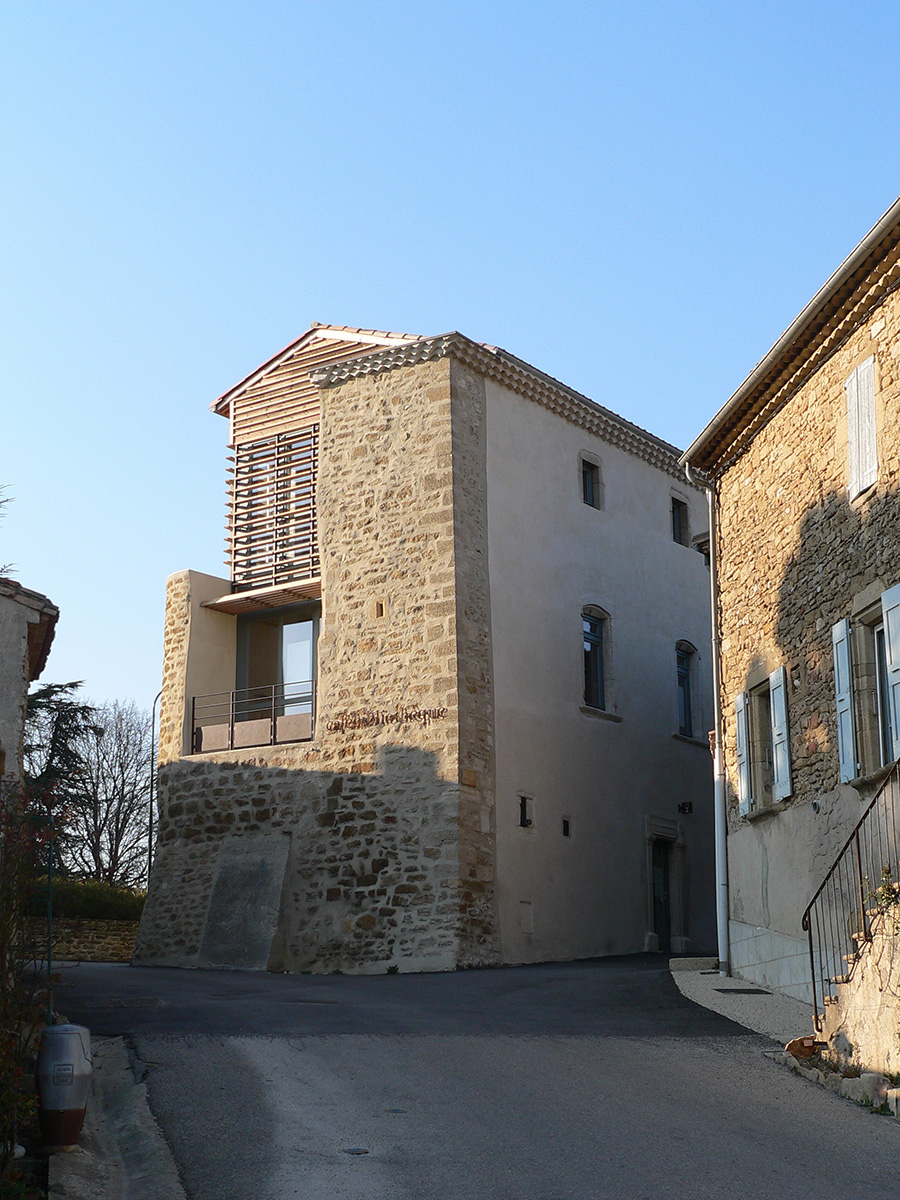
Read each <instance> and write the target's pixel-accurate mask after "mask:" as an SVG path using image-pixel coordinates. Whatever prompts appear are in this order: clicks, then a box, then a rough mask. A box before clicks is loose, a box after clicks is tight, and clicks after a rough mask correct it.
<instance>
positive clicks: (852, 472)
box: [844, 371, 860, 500]
mask: <svg viewBox="0 0 900 1200" xmlns="http://www.w3.org/2000/svg"><path fill="white" fill-rule="evenodd" d="M857 380H858V376H857V374H856V372H855V371H853V372H852V373H851V375H850V377H849V379H848V380H847V382H846V383H845V384H844V388H845V390H846V392H847V467H848V474H849V479H848V481H847V490H848V492H849V494H850V499H851V500H852V499H853V497H854V496H858V495H859V492H860V487H859V388H858V387H857Z"/></svg>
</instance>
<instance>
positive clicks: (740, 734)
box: [734, 692, 753, 817]
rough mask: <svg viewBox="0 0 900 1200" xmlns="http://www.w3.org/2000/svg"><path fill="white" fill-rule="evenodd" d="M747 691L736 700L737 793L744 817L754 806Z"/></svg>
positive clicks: (739, 806)
mask: <svg viewBox="0 0 900 1200" xmlns="http://www.w3.org/2000/svg"><path fill="white" fill-rule="evenodd" d="M748 708H749V705H748V703H747V693H746V692H741V693H740V695H739V696H737V697H736V698H735V701H734V717H735V743H736V748H737V795H738V808H739V810H740V814H741V816H742V817H744V816H746V815H747V813H748V812H749V811H750V809H751V807H752V806H753V800H752V799H751V796H750V729H749V721H748Z"/></svg>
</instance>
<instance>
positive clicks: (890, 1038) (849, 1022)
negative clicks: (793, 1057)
mask: <svg viewBox="0 0 900 1200" xmlns="http://www.w3.org/2000/svg"><path fill="white" fill-rule="evenodd" d="M872 924H873V928H872V941H871V942H864V943H863V944H862V945H861V946H860V956H859V962H858V963H856V965H855V966H853V968H852V972H853V973H852V975H851V976H850V980H849V982H847V983H836V984H833V985H832V991H833V993H834V995H835V996H836V998H837V999H836V1002H835V1001H832V1002H831V1003H829V1004H826V1005H825V1022H824V1026H823V1028H822V1030H821V1032H820V1037H821V1038H822V1039H823V1040H824V1041H827V1042H828V1045H829V1049H830V1051H831V1054H832V1056H833V1057H834V1058H835V1059H836V1060H837V1061H838V1062H839V1063H840V1064H841V1065H842V1066H844V1067H848V1066H849V1067H856V1068H860V1069H861V1070H864V1071H883V1072H884V1073H885V1074H890V1075H897V1074H898V1073H900V925H898V911H897V909H896V907H894V908H891V909H889V910H888V912H887V913H886V914H880V915H878V916H877V917H875V918H874V919H873V922H872Z"/></svg>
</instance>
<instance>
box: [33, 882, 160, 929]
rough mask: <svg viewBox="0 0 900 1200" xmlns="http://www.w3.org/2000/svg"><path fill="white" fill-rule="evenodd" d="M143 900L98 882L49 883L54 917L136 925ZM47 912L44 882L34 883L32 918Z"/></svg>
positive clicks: (138, 894) (126, 890)
mask: <svg viewBox="0 0 900 1200" xmlns="http://www.w3.org/2000/svg"><path fill="white" fill-rule="evenodd" d="M145 899H146V893H145V892H136V891H132V889H131V888H121V887H115V886H114V885H113V884H111V883H104V882H103V881H102V880H101V879H65V878H62V877H59V878H54V880H53V915H54V917H80V918H81V919H82V920H84V921H138V920H140V916H141V910H142V909H143V907H144V900H145ZM46 911H47V879H46V876H45V877H44V878H43V879H38V880H36V881H35V886H34V890H33V891H32V893H31V896H30V898H29V903H28V912H29V914H30V915H31V916H33V917H42V916H43V915H44V913H45V912H46Z"/></svg>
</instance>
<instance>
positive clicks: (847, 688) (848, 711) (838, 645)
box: [831, 621, 887, 783]
mask: <svg viewBox="0 0 900 1200" xmlns="http://www.w3.org/2000/svg"><path fill="white" fill-rule="evenodd" d="M885 628H887V622H885ZM831 644H832V649H833V651H834V692H835V699H836V701H837V735H838V756H839V759H840V765H841V782H842V783H849V781H850V780H851V779H855V778H856V776H857V773H858V772H857V769H856V729H855V727H854V722H853V671H852V667H853V664H852V660H851V657H850V622H849V621H838V623H837V625H832V627H831Z"/></svg>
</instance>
